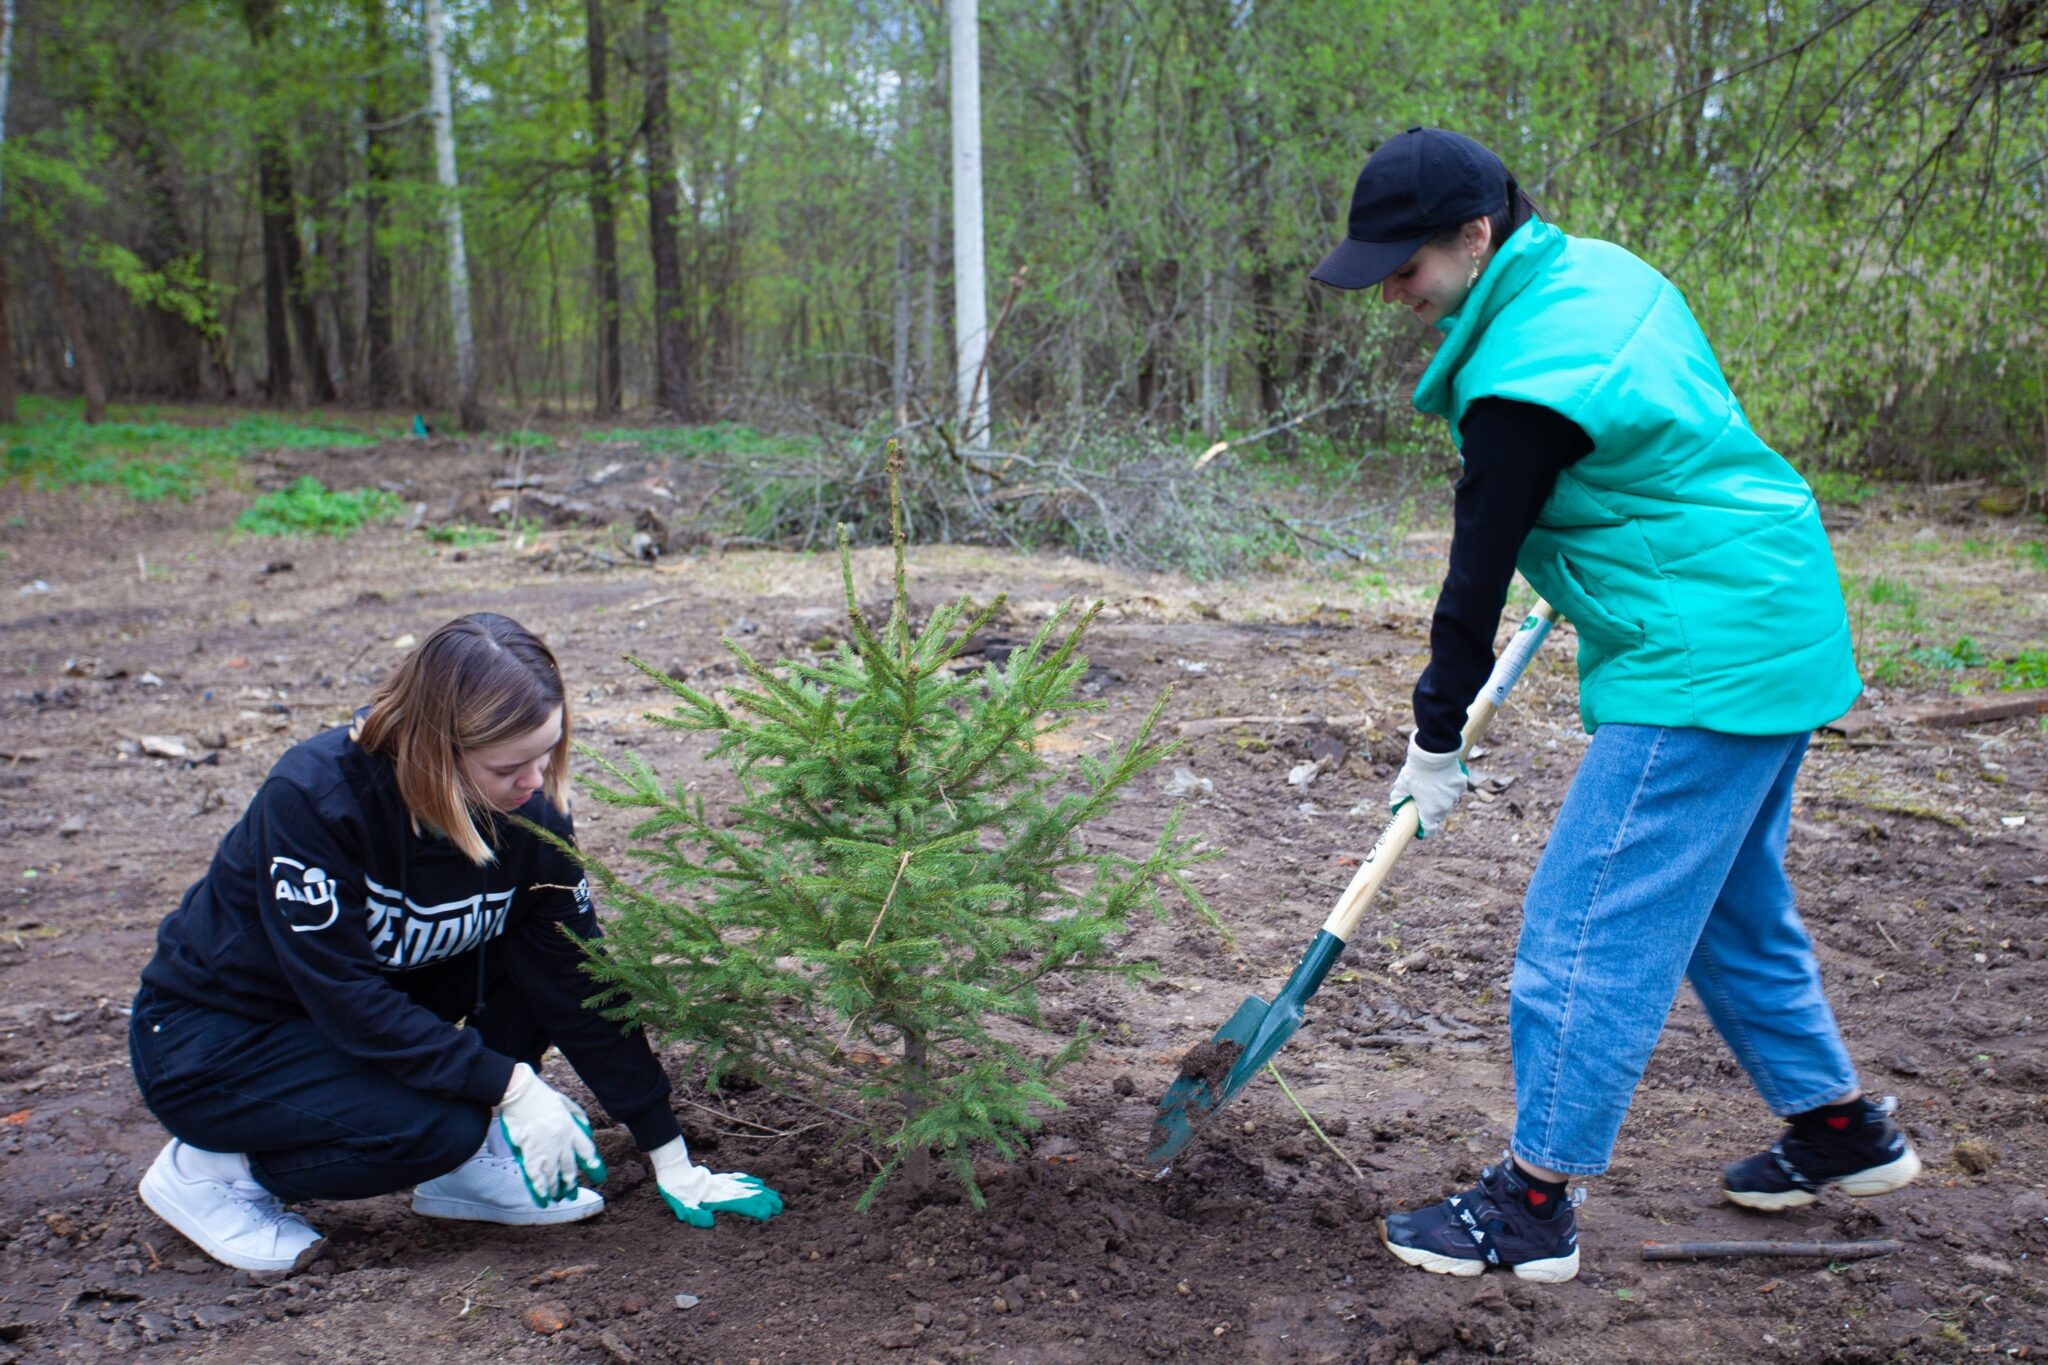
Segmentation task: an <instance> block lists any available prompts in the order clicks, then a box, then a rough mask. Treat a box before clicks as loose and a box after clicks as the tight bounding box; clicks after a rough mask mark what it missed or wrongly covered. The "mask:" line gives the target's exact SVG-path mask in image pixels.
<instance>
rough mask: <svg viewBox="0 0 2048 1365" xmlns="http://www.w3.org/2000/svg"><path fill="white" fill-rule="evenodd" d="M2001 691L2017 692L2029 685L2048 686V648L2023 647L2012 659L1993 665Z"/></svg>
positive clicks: (2002, 660)
mask: <svg viewBox="0 0 2048 1365" xmlns="http://www.w3.org/2000/svg"><path fill="white" fill-rule="evenodd" d="M1991 671H1992V673H1994V674H1995V675H1997V678H1998V686H1999V688H2000V690H2001V691H2006V692H2017V691H2020V690H2021V689H2023V688H2029V687H2048V649H2023V650H2021V651H2020V652H2019V653H2017V654H2015V655H2013V656H2012V657H2011V658H2010V659H1998V660H1996V661H1994V662H1993V663H1992V665H1991Z"/></svg>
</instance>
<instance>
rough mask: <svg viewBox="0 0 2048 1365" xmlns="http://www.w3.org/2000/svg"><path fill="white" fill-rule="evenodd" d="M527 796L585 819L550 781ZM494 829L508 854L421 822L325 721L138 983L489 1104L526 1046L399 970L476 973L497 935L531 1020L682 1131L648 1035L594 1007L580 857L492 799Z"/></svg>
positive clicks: (538, 819) (558, 815)
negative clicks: (476, 848)
mask: <svg viewBox="0 0 2048 1365" xmlns="http://www.w3.org/2000/svg"><path fill="white" fill-rule="evenodd" d="M519 813H520V814H521V815H524V816H526V817H527V818H529V819H531V820H533V821H534V822H535V823H536V824H539V825H541V826H543V827H544V828H546V829H548V830H551V831H553V832H554V833H555V834H558V835H560V836H561V837H562V838H563V839H568V840H573V838H574V836H575V831H574V826H573V825H572V823H571V822H570V819H569V817H568V816H567V815H565V814H563V813H562V812H560V811H557V810H556V809H555V808H554V807H553V806H552V805H551V804H549V802H548V801H547V799H546V796H545V795H544V794H542V793H536V794H535V795H534V797H533V798H532V799H530V800H529V801H528V802H527V804H526V806H525V807H524V808H522V810H521V811H520V812H519ZM485 833H486V839H487V841H488V842H491V843H492V845H493V847H495V848H496V850H497V860H496V861H495V862H492V863H490V864H487V865H486V866H483V867H478V866H476V865H475V864H474V863H472V862H470V860H469V859H468V857H467V856H465V855H464V854H463V853H462V851H461V850H460V849H458V848H456V847H455V846H454V845H453V844H452V843H450V842H448V841H447V840H446V839H444V838H442V837H440V836H439V835H437V834H431V833H430V834H426V835H421V834H418V833H415V832H414V831H413V828H412V818H411V816H410V814H409V813H408V812H407V810H406V807H405V803H404V802H403V801H402V800H400V798H399V794H398V779H397V775H396V773H395V772H394V771H393V768H392V762H391V759H390V758H389V757H388V756H386V755H379V754H369V753H365V752H364V751H363V750H362V749H361V748H360V747H358V746H357V745H356V744H355V743H354V742H353V741H352V740H351V739H350V738H349V732H348V730H347V729H346V728H341V729H334V730H329V731H326V732H325V733H323V734H320V735H316V736H315V737H314V738H312V739H309V740H307V741H306V742H305V743H303V744H298V745H294V746H293V747H292V748H291V749H290V750H288V751H287V752H286V753H285V755H284V757H282V758H280V759H279V760H278V761H277V766H276V767H274V768H272V769H271V770H270V776H269V777H268V778H266V779H265V780H264V783H263V786H262V787H261V788H260V789H259V790H258V791H257V793H256V796H255V799H254V800H252V801H251V802H250V803H249V809H248V810H247V811H245V812H244V813H243V815H242V818H241V820H240V821H238V822H237V823H236V825H235V827H234V828H233V829H231V830H229V831H228V834H227V837H226V838H224V839H222V840H221V844H220V849H219V851H218V852H216V853H215V854H214V855H213V865H212V866H211V867H209V868H208V869H207V872H206V875H205V876H204V877H202V878H200V880H199V881H198V882H197V883H196V884H194V885H193V887H192V888H191V889H190V890H189V891H187V892H186V893H185V898H184V900H183V901H182V902H180V904H179V906H178V908H177V910H175V911H174V912H172V913H171V914H170V915H168V916H166V917H165V919H164V922H163V924H162V926H161V927H160V928H159V929H158V930H157V951H156V956H155V957H154V958H152V959H151V960H150V963H149V965H148V966H147V967H145V968H143V971H142V980H143V983H144V984H145V985H146V986H148V987H150V988H151V989H152V990H155V991H158V992H161V993H163V994H166V995H171V996H176V997H178V998H181V999H184V1000H189V1001H192V1002H194V1003H197V1004H200V1005H204V1006H207V1007H210V1008H213V1009H219V1010H227V1011H230V1012H232V1013H235V1014H241V1015H245V1016H247V1017H249V1018H252V1019H265V1020H269V1019H310V1020H311V1021H312V1022H313V1024H314V1025H315V1026H316V1027H317V1028H319V1030H320V1031H321V1032H322V1033H324V1034H325V1035H326V1036H327V1037H328V1038H330V1039H331V1040H333V1042H334V1045H335V1046H336V1047H338V1048H339V1049H341V1051H342V1052H344V1053H346V1054H347V1055H349V1056H351V1057H354V1058H357V1059H359V1060H361V1061H364V1062H367V1063H369V1064H371V1065H373V1066H376V1067H378V1068H380V1069H382V1070H384V1071H386V1072H389V1073H390V1074H391V1075H393V1076H396V1077H397V1078H398V1079H399V1080H401V1081H403V1082H404V1083H405V1084H407V1085H409V1086H412V1087H413V1088H414V1089H417V1090H423V1091H427V1092H430V1093H433V1094H437V1095H452V1096H460V1097H462V1098H464V1099H469V1100H473V1101H475V1102H477V1103H479V1104H486V1105H494V1104H496V1103H497V1102H498V1101H499V1100H500V1099H501V1098H502V1097H503V1095H504V1093H505V1086H506V1084H507V1083H508V1082H509V1080H510V1079H511V1074H512V1067H513V1059H512V1058H510V1057H506V1056H504V1055H502V1054H500V1053H497V1052H493V1051H491V1050H490V1049H488V1048H486V1047H485V1046H484V1045H483V1043H482V1041H481V1039H480V1038H479V1036H478V1034H477V1031H476V1030H475V1029H457V1028H453V1027H451V1026H450V1025H449V1024H448V1022H447V1021H445V1020H444V1019H442V1018H441V1017H440V1016H438V1015H436V1014H435V1013H434V1012H433V1011H432V1010H430V1009H428V1008H427V1007H426V1006H425V1005H422V1004H420V1003H418V1002H417V1001H415V1000H414V999H413V998H412V997H411V995H410V994H408V992H407V991H406V990H405V989H404V980H405V977H406V975H407V974H408V973H411V972H414V971H416V970H418V969H420V968H427V967H432V968H436V969H437V971H436V973H435V974H436V975H440V974H441V973H443V972H447V971H451V970H457V971H466V970H470V969H471V968H470V967H469V966H468V964H474V967H473V970H474V971H475V972H476V974H477V977H478V979H479V980H481V979H482V975H483V961H482V956H481V955H482V954H485V953H492V954H498V953H502V954H504V956H503V958H502V959H501V965H502V966H503V967H504V969H505V970H506V971H508V972H509V973H510V974H511V977H512V982H513V985H514V986H515V987H516V988H517V990H518V993H519V995H520V997H521V998H522V1000H523V1001H524V1002H525V1004H526V1006H527V1008H528V1009H530V1010H532V1011H533V1013H534V1015H535V1019H536V1022H537V1023H539V1024H540V1025H541V1027H542V1028H543V1029H545V1031H546V1032H547V1034H548V1036H549V1037H550V1038H551V1039H552V1040H553V1042H554V1043H555V1045H556V1046H558V1047H560V1048H561V1050H562V1053H563V1055H564V1056H566V1057H567V1058H568V1059H569V1064H570V1065H571V1066H573V1067H575V1069H576V1074H577V1075H579V1076H581V1077H582V1078H583V1080H584V1083H585V1084H587V1085H588V1086H589V1087H590V1089H591V1093H592V1094H594V1095H595V1096H596V1097H597V1101H598V1103H599V1104H601V1105H603V1106H604V1108H605V1110H606V1112H608V1113H609V1114H610V1115H611V1116H612V1117H613V1118H614V1119H616V1120H618V1121H619V1122H620V1123H623V1124H625V1125H626V1127H627V1128H629V1129H630V1130H631V1131H632V1134H633V1137H634V1140H635V1141H636V1142H638V1143H639V1145H640V1147H641V1149H642V1150H643V1151H644V1150H650V1149H652V1148H655V1147H659V1146H661V1145H662V1144H663V1143H665V1142H667V1141H668V1140H669V1139H671V1138H673V1137H676V1136H678V1135H679V1133H680V1131H681V1130H680V1129H679V1128H678V1127H677V1125H676V1121H675V1116H674V1115H673V1114H672V1113H671V1112H670V1111H669V1107H668V1103H667V1100H668V1094H669V1084H668V1077H667V1076H666V1075H665V1074H664V1073H663V1071H662V1069H661V1064H660V1063H659V1062H657V1061H656V1060H655V1058H654V1055H653V1053H652V1052H651V1051H650V1050H649V1049H648V1046H647V1040H646V1038H645V1036H644V1035H642V1034H641V1033H640V1032H639V1031H638V1030H634V1031H632V1032H630V1033H622V1032H621V1031H620V1028H619V1025H618V1024H616V1023H614V1022H612V1021H610V1020H607V1019H606V1018H604V1017H603V1016H602V1015H601V1014H599V1013H598V1012H597V1011H596V1010H594V1009H587V1008H585V1007H584V1001H585V999H586V998H587V997H588V996H589V995H590V993H591V990H592V985H591V982H590V979H589V978H588V977H587V976H586V975H585V974H584V973H583V971H582V962H583V956H584V955H583V950H582V949H581V948H580V947H579V946H578V945H577V944H576V943H575V942H572V941H571V940H570V939H569V938H568V937H567V936H566V935H564V934H563V932H562V930H563V928H564V927H567V928H568V929H569V930H570V931H571V932H572V933H574V934H575V935H576V936H577V937H578V938H583V939H589V938H595V937H596V936H597V934H598V927H597V916H596V914H595V912H594V911H593V910H592V909H591V905H590V889H589V884H588V883H587V882H586V881H585V880H584V877H583V871H582V869H581V868H579V867H578V866H577V865H576V862H575V860H574V859H572V858H569V857H568V856H567V855H565V854H563V853H561V852H559V851H557V850H556V849H554V848H552V847H551V846H549V845H547V844H545V843H543V842H542V841H541V840H539V839H538V838H535V837H534V836H533V835H532V834H531V833H529V832H527V831H526V830H524V829H522V828H520V827H518V826H517V825H514V824H512V823H511V821H509V820H507V819H505V818H504V817H502V816H499V815H497V814H495V813H493V814H492V815H491V816H490V826H489V828H488V829H487V830H486V831H485ZM500 938H503V939H504V940H505V941H504V942H503V943H497V944H494V943H493V940H497V939H500Z"/></svg>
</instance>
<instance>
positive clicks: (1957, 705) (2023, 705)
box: [1885, 687, 2048, 725]
mask: <svg viewBox="0 0 2048 1365" xmlns="http://www.w3.org/2000/svg"><path fill="white" fill-rule="evenodd" d="M2044 712H2048V687H2037V688H2034V689H2032V690H2031V691H2026V692H2001V693H1996V694H1993V695H1991V696H1984V697H1973V698H1970V699H1969V700H1967V701H1960V702H1942V703H1938V704H1936V705H1934V706H1922V707H1916V708H1914V709H1912V710H1908V711H1898V712H1893V713H1891V714H1888V715H1887V716H1886V717H1885V719H1886V720H1888V721H1891V722H1893V723H1895V724H1900V725H1981V724H1983V723H1984V722H1985V721H1989V720H2010V719H2012V718H2013V717H2014V716H2036V715H2041V714H2043V713H2044Z"/></svg>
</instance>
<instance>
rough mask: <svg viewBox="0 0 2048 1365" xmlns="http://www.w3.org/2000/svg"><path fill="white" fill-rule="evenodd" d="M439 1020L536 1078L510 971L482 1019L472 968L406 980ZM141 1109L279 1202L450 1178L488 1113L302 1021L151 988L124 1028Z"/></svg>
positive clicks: (543, 1043)
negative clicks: (245, 1165)
mask: <svg viewBox="0 0 2048 1365" xmlns="http://www.w3.org/2000/svg"><path fill="white" fill-rule="evenodd" d="M396 984H398V985H399V986H400V987H401V989H403V990H404V991H405V993H406V994H407V995H409V996H411V997H412V998H413V999H414V1000H415V1001H417V1002H418V1003H420V1004H422V1005H425V1006H426V1007H427V1008H428V1009H431V1010H433V1011H434V1013H436V1014H438V1015H440V1016H441V1017H442V1018H443V1019H447V1020H449V1021H450V1027H453V1026H454V1024H453V1021H454V1020H456V1019H459V1018H462V1017H463V1016H465V1015H468V1016H471V1017H470V1018H469V1021H468V1023H469V1026H470V1027H472V1028H475V1029H477V1030H479V1032H480V1033H481V1034H482V1035H483V1043H484V1046H486V1047H488V1048H490V1049H491V1050H492V1051H494V1052H499V1053H503V1054H504V1055H506V1056H509V1057H512V1058H513V1059H515V1060H517V1061H523V1062H526V1063H528V1064H529V1065H532V1066H534V1067H536V1068H538V1066H539V1065H540V1059H541V1054H542V1053H544V1052H546V1051H547V1049H548V1039H547V1037H546V1036H545V1035H544V1034H543V1033H542V1032H541V1030H540V1029H539V1028H538V1027H537V1026H535V1025H534V1024H533V1022H532V1019H531V1016H530V1015H529V1013H528V1012H527V1011H526V1010H525V1009H524V1008H522V1002H521V1001H520V999H519V996H518V993H517V992H516V991H515V990H514V989H513V987H512V985H511V983H510V981H509V980H508V979H507V977H506V975H505V974H504V973H502V972H497V973H492V975H491V977H490V978H488V979H487V980H486V982H485V983H484V995H483V998H484V1008H483V1009H482V1010H477V1009H476V1008H475V1006H476V1001H477V977H476V962H475V959H474V958H472V957H469V956H468V955H464V956H463V957H461V958H457V959H455V960H454V961H451V962H447V963H444V964H440V965H439V966H438V967H437V968H429V969H427V970H425V971H421V972H416V973H408V974H407V975H405V976H402V977H399V978H397V981H396ZM128 1053H129V1057H130V1059H131V1061H132V1063H133V1065H134V1068H135V1083H136V1084H137V1085H138V1086H139V1087H140V1088H141V1090H142V1099H143V1103H145V1104H147V1105H148V1106H149V1110H150V1112H151V1113H153V1114H155V1115H156V1117H157V1120H158V1121H159V1122H160V1123H162V1124H163V1126H164V1127H165V1128H167V1129H169V1130H170V1132H171V1134H172V1136H174V1137H177V1138H179V1139H182V1140H183V1141H185V1142H188V1143H190V1144H191V1145H193V1146H194V1147H201V1148H204V1149H206V1150H208V1151H213V1152H245V1153H247V1154H248V1157H249V1166H250V1169H251V1171H252V1172H253V1173H254V1175H255V1177H256V1179H257V1180H258V1181H259V1182H261V1184H262V1185H263V1186H264V1188H266V1189H268V1190H269V1191H270V1192H271V1193H272V1194H275V1195H277V1196H278V1197H279V1198H280V1199H364V1198H368V1197H369V1196H371V1195H379V1194H389V1193H391V1192H392V1191H394V1190H401V1189H405V1188H407V1187H408V1186H412V1185H417V1184H419V1183H420V1182H421V1181H423V1180H431V1179H433V1178H434V1177H435V1176H439V1175H446V1174H447V1173H448V1172H450V1171H452V1170H454V1169H455V1168H456V1167H457V1166H460V1165H461V1164H462V1163H463V1162H465V1161H467V1160H468V1159H469V1158H470V1157H471V1156H472V1155H474V1154H475V1152H476V1149H477V1148H478V1147H480V1146H482V1145H483V1140H484V1133H485V1131H486V1129H487V1126H488V1125H489V1122H490V1112H491V1111H490V1110H489V1109H488V1108H487V1107H485V1106H483V1105H480V1104H476V1103H474V1102H472V1101H469V1100H464V1099H456V1098H451V1097H447V1096H440V1095H430V1094H426V1093H425V1092H423V1091H419V1090H414V1089H413V1088H411V1087H410V1086H408V1085H405V1084H404V1083H403V1082H401V1081H398V1080H396V1079H394V1078H393V1077H391V1076H390V1075H388V1074H386V1073H385V1072H383V1071H380V1070H378V1069H377V1068H376V1067H373V1066H370V1065H367V1064H365V1063H363V1062H359V1061H357V1060H355V1059H354V1058H351V1057H349V1056H347V1055H346V1054H344V1053H343V1052H342V1051H341V1050H340V1049H339V1048H337V1047H336V1046H335V1045H334V1044H333V1043H332V1042H330V1041H329V1040H328V1039H327V1037H326V1035H325V1034H323V1033H321V1032H320V1031H319V1030H318V1029H316V1028H315V1027H314V1026H313V1024H312V1023H311V1021H309V1020H305V1019H285V1020H276V1021H266V1020H261V1019H249V1018H245V1017H244V1016H242V1015H238V1014H230V1013H228V1012H226V1011H224V1010H216V1009H209V1008H207V1007H206V1006H204V1005H196V1004H192V1003H191V1002H189V1001H185V1000H180V999H176V998H174V997H170V996H164V995H159V994H157V993H156V992H154V991H152V990H150V988H149V987H147V986H144V987H143V988H142V990H141V992H140V993H139V994H137V995H136V997H135V1012H134V1015H133V1016H132V1017H131V1018H130V1020H129V1025H128Z"/></svg>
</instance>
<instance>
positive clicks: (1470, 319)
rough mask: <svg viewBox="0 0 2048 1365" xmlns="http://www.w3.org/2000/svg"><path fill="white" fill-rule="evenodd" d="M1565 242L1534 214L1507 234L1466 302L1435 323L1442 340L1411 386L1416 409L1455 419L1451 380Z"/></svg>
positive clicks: (1554, 257)
mask: <svg viewBox="0 0 2048 1365" xmlns="http://www.w3.org/2000/svg"><path fill="white" fill-rule="evenodd" d="M1564 244H1565V235H1564V233H1562V232H1561V231H1559V230H1558V229H1557V228H1555V227H1552V226H1551V225H1550V224H1549V223H1546V222H1544V221H1542V220H1541V219H1534V218H1532V219H1530V220H1529V221H1528V222H1526V223H1524V224H1522V226H1521V227H1519V228H1517V229H1516V230H1515V231H1513V232H1511V233H1509V234H1508V238H1507V240H1506V241H1504V242H1502V243H1501V244H1500V250H1498V251H1496V252H1495V253H1494V255H1493V260H1492V261H1491V262H1490V263H1489V264H1488V265H1487V267H1486V270H1485V273H1483V274H1481V275H1480V277H1479V281H1478V283H1476V284H1474V285H1473V286H1472V292H1471V293H1469V294H1467V295H1466V296H1465V302H1464V305H1463V306H1462V307H1460V308H1459V309H1458V311H1457V312H1455V313H1452V314H1449V315H1448V316H1446V317H1444V318H1443V319H1442V320H1441V321H1440V322H1438V323H1437V324H1436V327H1437V330H1438V331H1440V332H1442V333H1443V334H1444V340H1443V344H1442V345H1440V346H1438V347H1437V349H1436V355H1435V356H1433V357H1432V358H1431V359H1430V362H1429V368H1428V369H1426V370H1424V371H1423V372H1422V378H1421V380H1420V381H1418V382H1417V384H1416V385H1415V396H1414V399H1413V400H1412V401H1413V402H1414V404H1415V406H1416V407H1417V408H1419V409H1421V410H1422V411H1423V412H1427V413H1432V414H1434V415H1436V416H1438V417H1441V418H1443V419H1444V420H1446V421H1450V420H1453V395H1452V391H1451V381H1452V380H1453V379H1455V378H1456V377H1457V373H1458V370H1459V369H1460V368H1461V367H1462V366H1463V365H1464V363H1465V357H1466V356H1467V354H1469V353H1470V351H1471V350H1472V348H1473V347H1474V346H1475V345H1477V344H1478V341H1479V338H1480V337H1481V336H1483V335H1484V334H1485V332H1486V328H1487V325H1488V324H1489V323H1491V322H1492V321H1493V319H1494V317H1495V316H1496V315H1497V314H1499V312H1500V311H1501V310H1502V309H1503V308H1505V307H1507V305H1508V303H1509V302H1510V301H1511V300H1512V299H1514V298H1515V296H1517V295H1518V294H1520V293H1521V292H1522V291H1523V290H1525V289H1527V288H1528V287H1529V285H1530V283H1531V282H1532V281H1533V280H1535V279H1536V277H1537V276H1538V275H1540V274H1542V273H1543V272H1544V271H1545V270H1546V269H1548V268H1549V267H1550V265H1551V264H1552V263H1553V262H1555V261H1556V259H1557V258H1558V256H1559V255H1560V254H1561V253H1562V252H1563V251H1564Z"/></svg>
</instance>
